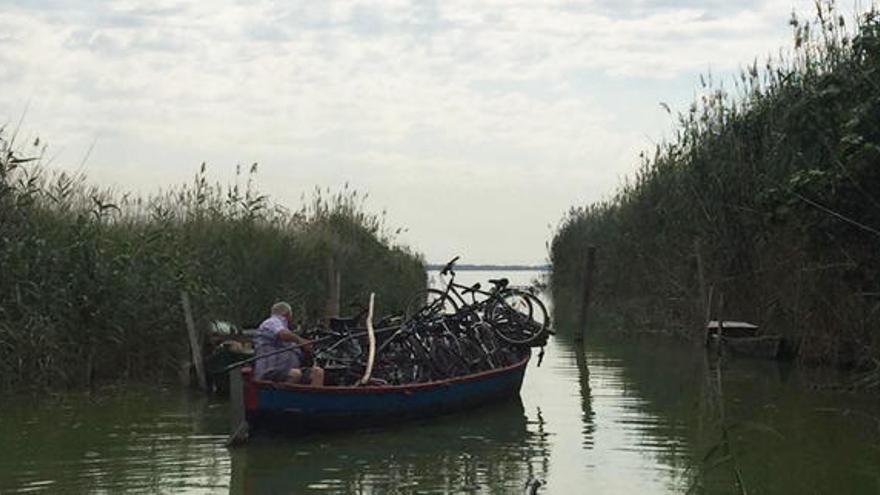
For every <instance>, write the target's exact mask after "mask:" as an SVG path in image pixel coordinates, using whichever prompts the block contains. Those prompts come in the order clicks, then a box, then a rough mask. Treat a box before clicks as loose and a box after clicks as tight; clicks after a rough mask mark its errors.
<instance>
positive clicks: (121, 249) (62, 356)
mask: <svg viewBox="0 0 880 495" xmlns="http://www.w3.org/2000/svg"><path fill="white" fill-rule="evenodd" d="M15 141H16V139H15V135H14V134H13V135H10V134H9V133H8V132H5V133H4V132H3V131H2V129H0V355H2V356H3V357H2V359H0V390H10V389H11V390H23V389H36V390H39V389H45V388H61V387H78V386H85V385H90V384H91V383H93V381H94V380H113V379H119V378H124V379H135V380H147V379H159V378H163V377H168V376H169V375H173V374H174V373H177V372H178V371H179V370H180V363H181V362H182V361H184V360H185V359H186V355H187V352H188V350H187V344H186V342H187V338H186V331H185V325H184V319H183V315H182V310H181V303H180V297H181V296H180V291H181V290H185V291H187V292H188V293H189V294H190V295H191V297H192V299H193V302H194V304H195V306H196V307H195V313H196V316H197V317H202V318H212V319H221V320H229V321H233V322H237V323H240V324H242V323H244V324H248V323H253V322H259V321H260V320H261V319H262V318H263V317H265V315H266V313H267V311H268V308H269V306H270V305H271V303H272V302H273V301H275V300H277V299H286V300H288V301H290V302H291V303H293V305H294V308H295V312H296V313H297V314H298V315H299V316H300V317H302V318H305V319H307V320H308V321H313V320H314V319H316V318H318V317H319V316H321V315H323V312H324V309H325V307H326V301H327V298H328V293H329V289H328V285H330V282H329V279H330V277H329V276H328V270H329V269H328V265H331V266H332V267H333V269H334V270H338V271H339V272H341V274H342V276H341V282H342V286H341V298H340V299H341V301H342V305H343V311H345V309H346V307H345V305H346V304H347V303H348V302H350V301H352V300H360V301H361V302H364V301H365V298H366V297H367V295H368V294H369V292H370V291H375V292H376V293H377V296H378V297H377V300H378V304H379V305H380V306H381V307H380V308H379V311H382V310H383V308H384V310H393V309H397V308H401V307H403V305H404V304H405V302H406V300H407V296H408V295H409V294H411V293H412V292H413V291H415V290H418V289H420V288H423V287H424V286H425V284H426V275H425V269H424V261H423V259H422V258H421V256H419V255H416V254H414V253H412V252H411V251H409V250H408V249H406V248H403V247H400V246H398V245H396V244H395V242H394V236H395V235H396V234H397V233H399V231H397V232H391V231H389V230H388V229H387V228H386V227H385V223H384V219H383V217H382V216H381V215H374V214H370V213H366V212H365V211H364V208H363V206H364V198H363V197H362V196H359V195H358V193H357V192H354V191H350V190H349V189H348V188H347V187H346V188H345V189H344V190H343V191H341V192H340V193H337V194H333V195H331V194H330V193H329V192H326V191H325V192H321V191H315V194H314V195H313V197H312V198H311V199H310V200H309V201H304V202H305V203H306V204H305V206H303V207H302V208H301V209H300V210H299V211H296V212H291V211H288V210H286V209H284V208H282V207H281V206H279V205H277V204H274V203H273V202H271V201H270V200H269V199H268V198H267V197H266V196H264V195H260V194H259V193H258V192H256V191H255V190H254V187H253V186H252V180H251V178H252V174H253V173H255V171H256V166H255V165H254V166H253V167H251V169H250V174H248V175H247V180H246V183H245V184H244V185H243V186H240V185H239V184H235V185H232V186H229V187H221V186H220V185H211V184H209V182H208V179H207V177H206V174H205V167H204V165H203V166H202V169H201V172H200V173H199V174H198V175H197V176H196V178H195V181H194V182H193V183H192V184H189V185H186V186H182V187H179V188H175V189H172V190H170V191H167V192H165V193H162V194H157V195H153V196H150V197H146V198H142V197H133V196H131V195H128V194H119V193H114V192H112V191H107V190H102V189H100V188H97V187H94V186H90V185H88V184H87V183H86V182H85V181H84V179H83V178H82V177H72V176H70V175H69V174H65V173H53V172H51V171H49V170H47V169H46V167H44V166H42V165H41V159H40V158H39V157H40V156H42V154H43V152H44V149H43V148H41V147H40V143H39V140H37V141H36V142H34V143H32V144H31V143H28V144H27V145H26V146H21V145H19V144H17V143H16V142H15ZM202 324H203V325H204V324H205V321H202Z"/></svg>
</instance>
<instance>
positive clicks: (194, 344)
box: [180, 291, 208, 390]
mask: <svg viewBox="0 0 880 495" xmlns="http://www.w3.org/2000/svg"><path fill="white" fill-rule="evenodd" d="M180 303H181V305H182V306H183V317H184V318H185V319H186V333H187V334H188V335H189V350H190V353H191V355H192V362H193V366H195V368H196V377H197V378H198V380H199V388H201V389H202V390H207V389H208V382H207V379H206V378H205V363H204V362H203V361H202V343H201V341H199V336H198V333H197V332H196V324H195V322H194V321H193V315H192V306H191V305H190V303H189V294H187V293H186V291H180Z"/></svg>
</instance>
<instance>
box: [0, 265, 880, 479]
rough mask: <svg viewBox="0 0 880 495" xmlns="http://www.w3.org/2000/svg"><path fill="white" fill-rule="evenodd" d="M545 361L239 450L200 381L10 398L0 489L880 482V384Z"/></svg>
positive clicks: (671, 350) (621, 357)
mask: <svg viewBox="0 0 880 495" xmlns="http://www.w3.org/2000/svg"><path fill="white" fill-rule="evenodd" d="M492 275H497V274H488V273H478V272H462V273H461V274H460V278H461V279H462V280H463V281H468V280H474V279H480V280H484V279H486V278H489V277H490V276H492ZM511 275H513V276H512V277H511V278H514V279H515V280H514V281H515V282H527V281H529V280H530V279H531V278H533V277H534V276H535V274H533V273H522V272H520V273H513V274H511ZM536 361H537V360H533V361H532V363H531V364H530V365H529V369H528V371H527V373H526V380H525V383H524V385H523V390H522V394H521V400H520V401H514V402H510V403H505V404H499V405H496V406H492V407H488V408H484V409H480V410H478V411H472V412H469V413H467V414H459V415H454V416H448V417H444V418H438V419H434V420H430V421H424V422H419V423H410V424H403V425H398V426H396V427H393V428H386V429H375V430H367V431H359V432H349V433H340V434H334V435H324V436H312V437H305V438H299V439H286V440H277V439H266V438H264V439H257V440H256V441H253V442H252V443H251V444H249V445H248V446H246V447H243V448H240V449H236V450H233V451H230V450H227V449H226V448H224V447H223V446H222V443H223V440H224V439H225V434H226V428H227V404H226V403H225V402H224V401H222V400H217V399H208V398H205V397H202V396H200V395H199V394H195V393H186V392H181V391H179V390H174V389H165V390H157V389H147V388H143V387H134V388H127V389H125V390H121V389H118V390H103V391H101V392H99V393H97V394H95V395H93V396H88V395H83V394H68V395H63V396H60V397H58V398H54V399H44V400H41V401H37V402H33V401H26V400H15V401H14V402H13V401H11V400H10V399H8V398H4V399H3V402H0V446H2V450H0V493H23V492H40V491H45V492H57V491H65V492H105V493H115V492H121V491H126V492H142V493H143V492H174V493H462V492H464V493H499V494H501V493H521V492H522V488H523V486H524V485H525V483H526V481H527V480H529V479H532V478H539V479H542V480H544V481H545V483H546V484H545V485H544V487H543V488H542V489H541V491H540V492H539V493H682V492H686V491H687V490H688V489H691V488H694V489H695V491H697V492H700V491H704V492H707V493H739V490H738V488H737V485H736V476H737V474H736V473H737V472H739V473H740V474H739V476H740V478H741V479H742V482H743V484H744V487H745V488H746V490H747V492H748V493H798V494H800V493H880V404H878V400H877V398H876V397H874V398H871V397H868V398H864V397H857V396H854V395H851V394H846V393H839V392H828V391H816V390H814V389H812V388H811V387H810V386H809V383H808V382H810V381H812V380H813V379H815V377H814V376H810V377H809V378H810V380H807V377H806V376H805V374H806V373H804V372H802V371H800V370H798V369H796V368H795V367H792V366H785V365H779V364H777V363H769V362H760V361H749V360H736V361H727V362H725V363H723V365H722V367H721V368H720V372H719V368H718V367H717V366H715V365H714V364H712V363H709V362H707V361H706V360H704V358H703V355H702V354H701V353H695V352H693V350H692V349H691V348H690V347H688V346H682V345H680V344H676V343H671V342H668V341H665V340H637V341H636V340H619V341H615V340H610V339H607V338H604V339H603V338H590V339H588V342H587V343H586V345H585V346H583V348H581V346H579V345H577V344H575V343H574V342H572V341H570V340H567V339H565V338H561V337H560V338H554V339H551V341H550V344H549V345H548V348H547V355H546V357H545V359H544V362H543V364H542V366H541V367H537V363H536ZM719 378H720V379H719ZM721 418H723V419H724V423H725V424H727V426H728V427H727V438H728V439H729V442H728V443H727V444H725V443H724V442H723V438H724V436H723V430H722V428H721V427H720V424H721V423H722V421H721ZM707 453H713V455H712V456H710V457H709V458H708V459H706V455H707ZM713 464H714V465H715V467H714V468H712V469H708V468H709V467H711V466H712V465H713Z"/></svg>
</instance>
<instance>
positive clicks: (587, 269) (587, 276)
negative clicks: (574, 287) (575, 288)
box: [575, 246, 596, 342]
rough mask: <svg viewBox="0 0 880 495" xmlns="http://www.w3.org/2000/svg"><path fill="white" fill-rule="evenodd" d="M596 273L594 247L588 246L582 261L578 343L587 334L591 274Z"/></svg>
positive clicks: (591, 282)
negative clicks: (582, 273)
mask: <svg viewBox="0 0 880 495" xmlns="http://www.w3.org/2000/svg"><path fill="white" fill-rule="evenodd" d="M595 271H596V247H595V246H588V247H587V252H586V259H585V261H584V277H583V278H584V279H583V284H584V285H583V291H582V292H581V314H580V318H579V319H578V331H577V335H576V336H575V338H576V340H577V341H578V342H582V341H583V340H584V335H585V334H586V332H587V314H588V311H589V309H590V298H591V295H592V289H593V274H594V273H595Z"/></svg>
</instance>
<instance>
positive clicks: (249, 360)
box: [223, 326, 400, 373]
mask: <svg viewBox="0 0 880 495" xmlns="http://www.w3.org/2000/svg"><path fill="white" fill-rule="evenodd" d="M398 328H400V327H399V326H395V327H386V328H379V329H376V330H375V331H374V333H376V334H379V333H382V332H388V331H391V330H397V329H398ZM367 334H368V333H367V332H358V333H353V334H351V335H347V336H346V337H345V338H352V337H363V336H365V335H367ZM336 338H339V336H338V335H328V336H326V337H321V338H320V339H315V340H310V341H308V342H306V343H305V344H293V345H289V346H287V347H285V348H283V349H276V350H274V351H271V352H266V353H263V354H260V355H259V356H251V357H249V358H247V359H243V360H241V361H238V362H236V363H232V364H230V365H229V366H227V367H225V368H223V372H224V373H225V372H227V371H232V370H234V369H235V368H240V367H242V366H244V365H246V364H249V363H253V362H254V361H256V360H257V359H262V358H264V357H269V356H274V355H275V354H281V353H282V352H289V351H293V350H296V349H299V348H300V347H305V346H307V345H312V344H317V343H319V342H326V341H328V340H333V339H336Z"/></svg>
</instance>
